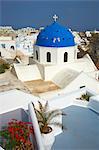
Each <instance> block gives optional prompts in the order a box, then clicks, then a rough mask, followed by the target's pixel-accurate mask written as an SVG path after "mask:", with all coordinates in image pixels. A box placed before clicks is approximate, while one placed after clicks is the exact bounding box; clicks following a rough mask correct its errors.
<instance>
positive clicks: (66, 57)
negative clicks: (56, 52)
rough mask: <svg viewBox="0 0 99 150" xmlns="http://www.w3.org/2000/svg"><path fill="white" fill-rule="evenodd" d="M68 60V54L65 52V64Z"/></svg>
mask: <svg viewBox="0 0 99 150" xmlns="http://www.w3.org/2000/svg"><path fill="white" fill-rule="evenodd" d="M67 60H68V53H67V52H65V53H64V62H67Z"/></svg>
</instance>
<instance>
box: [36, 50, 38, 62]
mask: <svg viewBox="0 0 99 150" xmlns="http://www.w3.org/2000/svg"><path fill="white" fill-rule="evenodd" d="M36 59H37V60H38V51H36Z"/></svg>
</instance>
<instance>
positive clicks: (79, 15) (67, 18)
mask: <svg viewBox="0 0 99 150" xmlns="http://www.w3.org/2000/svg"><path fill="white" fill-rule="evenodd" d="M53 14H57V15H58V16H59V19H58V21H59V22H60V23H61V24H63V25H65V26H67V27H70V28H71V29H72V30H77V31H84V30H94V29H98V30H99V0H87V1H85V0H72V1H71V0H70V1H67V0H64V1H63V0H62V1H61V0H60V1H59V0H57V1H48V0H45V1H42V0H39V1H38V0H37V1H34V0H0V25H11V26H12V27H13V28H15V29H17V28H21V27H26V26H31V27H36V28H38V27H40V26H46V25H48V24H50V23H52V21H53V19H52V16H53Z"/></svg>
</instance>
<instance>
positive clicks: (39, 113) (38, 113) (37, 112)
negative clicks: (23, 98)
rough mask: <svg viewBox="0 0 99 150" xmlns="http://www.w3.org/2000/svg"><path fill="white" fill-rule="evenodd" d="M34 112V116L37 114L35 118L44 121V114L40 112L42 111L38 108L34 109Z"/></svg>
mask: <svg viewBox="0 0 99 150" xmlns="http://www.w3.org/2000/svg"><path fill="white" fill-rule="evenodd" d="M35 113H36V116H37V119H38V120H39V119H41V120H43V121H44V116H43V114H42V112H40V111H39V110H37V109H35Z"/></svg>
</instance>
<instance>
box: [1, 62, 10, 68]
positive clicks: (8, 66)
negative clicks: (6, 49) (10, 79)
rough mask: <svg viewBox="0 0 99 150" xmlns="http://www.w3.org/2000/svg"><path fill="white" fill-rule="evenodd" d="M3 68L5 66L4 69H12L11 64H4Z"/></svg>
mask: <svg viewBox="0 0 99 150" xmlns="http://www.w3.org/2000/svg"><path fill="white" fill-rule="evenodd" d="M2 66H3V68H4V69H9V68H10V64H8V63H4V64H2Z"/></svg>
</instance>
